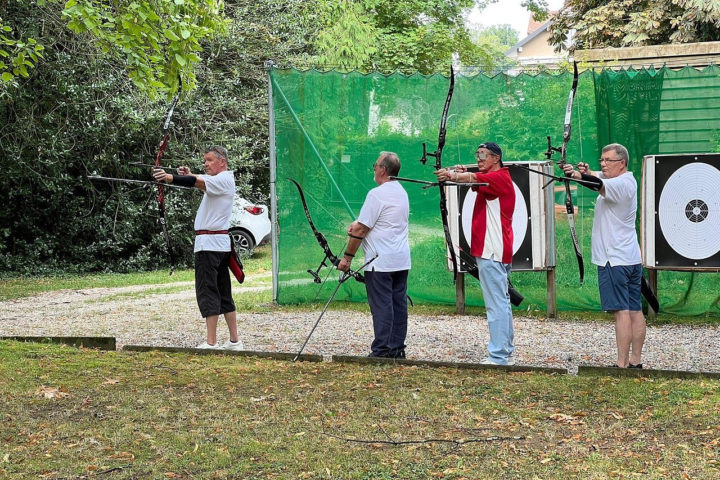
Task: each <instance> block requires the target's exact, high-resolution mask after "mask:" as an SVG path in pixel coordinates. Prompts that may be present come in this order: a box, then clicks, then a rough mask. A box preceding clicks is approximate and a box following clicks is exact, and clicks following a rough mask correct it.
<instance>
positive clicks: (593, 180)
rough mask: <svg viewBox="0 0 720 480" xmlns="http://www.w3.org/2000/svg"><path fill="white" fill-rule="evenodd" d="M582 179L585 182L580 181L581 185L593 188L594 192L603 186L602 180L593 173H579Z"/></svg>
mask: <svg viewBox="0 0 720 480" xmlns="http://www.w3.org/2000/svg"><path fill="white" fill-rule="evenodd" d="M580 175H581V176H582V179H581V180H582V181H583V182H587V183H581V185H582V186H583V187H586V188H589V189H590V190H594V191H596V192H599V191H600V189H601V188H602V186H603V181H602V180H601V179H599V178H598V177H596V176H594V175H588V174H587V173H581V174H580Z"/></svg>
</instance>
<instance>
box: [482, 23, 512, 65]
mask: <svg viewBox="0 0 720 480" xmlns="http://www.w3.org/2000/svg"><path fill="white" fill-rule="evenodd" d="M471 38H472V41H473V42H474V43H475V44H477V45H479V46H480V47H481V48H483V49H484V50H485V51H486V52H487V53H488V54H489V55H490V56H491V58H492V64H493V65H489V67H492V66H499V67H502V66H504V65H507V63H508V60H509V59H508V57H507V56H506V55H505V52H507V50H508V49H509V48H510V47H512V46H513V45H515V44H516V43H517V42H518V32H517V31H516V30H515V29H513V28H512V27H511V26H510V25H493V26H491V27H484V28H479V29H476V30H473V31H471Z"/></svg>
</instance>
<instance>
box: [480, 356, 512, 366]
mask: <svg viewBox="0 0 720 480" xmlns="http://www.w3.org/2000/svg"><path fill="white" fill-rule="evenodd" d="M480 365H502V366H507V365H515V359H514V358H512V357H510V358H508V359H507V363H499V362H496V361H495V360H493V359H492V358H490V357H488V358H486V359H485V360H483V361H482V362H480Z"/></svg>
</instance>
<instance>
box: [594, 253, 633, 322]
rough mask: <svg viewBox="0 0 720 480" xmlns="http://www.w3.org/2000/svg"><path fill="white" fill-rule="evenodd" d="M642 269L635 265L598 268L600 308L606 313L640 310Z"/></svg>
mask: <svg viewBox="0 0 720 480" xmlns="http://www.w3.org/2000/svg"><path fill="white" fill-rule="evenodd" d="M641 281H642V267H641V266H640V264H639V263H638V264H636V265H617V266H615V267H611V266H610V263H606V264H605V266H604V267H601V266H598V286H599V287H600V307H601V308H602V309H603V310H604V311H606V312H614V311H616V310H630V311H631V312H639V311H641V310H642V297H641V293H640V282H641Z"/></svg>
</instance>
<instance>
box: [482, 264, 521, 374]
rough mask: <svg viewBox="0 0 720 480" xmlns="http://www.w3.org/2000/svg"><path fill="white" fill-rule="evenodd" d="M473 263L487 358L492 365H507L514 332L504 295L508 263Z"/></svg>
mask: <svg viewBox="0 0 720 480" xmlns="http://www.w3.org/2000/svg"><path fill="white" fill-rule="evenodd" d="M475 260H476V262H477V266H478V279H479V280H480V287H481V288H482V292H483V299H484V301H485V310H486V312H487V319H488V327H489V328H490V342H489V343H488V356H489V357H490V359H491V360H493V361H494V362H496V363H499V364H501V365H507V363H508V357H509V356H510V355H512V353H513V351H514V350H515V345H514V344H513V340H514V338H515V330H514V329H513V316H512V308H511V307H510V295H509V294H508V277H509V275H510V264H509V263H501V262H496V261H495V260H487V259H485V258H479V257H476V258H475Z"/></svg>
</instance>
